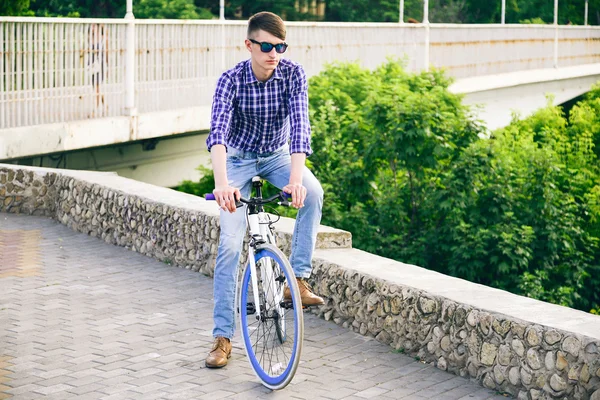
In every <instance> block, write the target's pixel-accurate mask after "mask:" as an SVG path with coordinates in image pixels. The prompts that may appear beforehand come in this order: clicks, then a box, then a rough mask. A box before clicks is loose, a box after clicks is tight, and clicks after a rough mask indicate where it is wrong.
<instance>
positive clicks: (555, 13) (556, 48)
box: [554, 0, 558, 68]
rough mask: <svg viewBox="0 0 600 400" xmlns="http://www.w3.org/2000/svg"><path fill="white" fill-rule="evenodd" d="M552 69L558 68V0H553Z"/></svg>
mask: <svg viewBox="0 0 600 400" xmlns="http://www.w3.org/2000/svg"><path fill="white" fill-rule="evenodd" d="M554 68H558V0H554Z"/></svg>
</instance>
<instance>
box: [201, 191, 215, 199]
mask: <svg viewBox="0 0 600 400" xmlns="http://www.w3.org/2000/svg"><path fill="white" fill-rule="evenodd" d="M204 198H205V199H206V200H214V199H215V195H214V194H212V193H206V194H205V195H204Z"/></svg>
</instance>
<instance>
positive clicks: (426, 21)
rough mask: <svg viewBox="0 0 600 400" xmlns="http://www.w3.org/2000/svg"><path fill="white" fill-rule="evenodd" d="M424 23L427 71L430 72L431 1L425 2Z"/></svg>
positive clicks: (426, 0)
mask: <svg viewBox="0 0 600 400" xmlns="http://www.w3.org/2000/svg"><path fill="white" fill-rule="evenodd" d="M423 23H424V24H425V71H429V40H430V37H429V35H430V32H429V0H424V1H423Z"/></svg>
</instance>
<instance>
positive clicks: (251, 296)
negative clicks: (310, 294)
mask: <svg viewBox="0 0 600 400" xmlns="http://www.w3.org/2000/svg"><path fill="white" fill-rule="evenodd" d="M262 185H263V184H262V179H261V178H260V177H258V176H255V177H254V178H252V188H253V190H254V193H255V196H254V197H250V198H249V199H245V198H241V199H240V200H239V202H237V207H238V208H239V207H242V206H244V205H246V218H247V222H248V232H249V246H248V263H247V264H246V266H245V267H244V268H243V270H242V271H241V274H240V271H238V274H239V275H238V279H237V288H236V301H235V304H236V308H237V313H238V315H239V321H240V331H241V335H242V338H243V342H244V348H245V350H246V355H247V356H248V360H249V361H250V365H251V366H252V369H253V370H254V372H255V374H256V376H257V377H258V379H260V380H261V381H262V383H263V385H264V386H266V387H268V388H270V389H273V390H277V389H283V388H284V387H285V386H287V385H288V384H289V383H290V382H291V380H292V378H293V377H294V374H295V373H296V369H297V368H298V364H299V362H300V353H301V352H302V342H303V338H304V318H303V311H302V309H303V307H302V302H301V300H300V290H299V288H298V283H297V282H296V276H295V274H294V271H293V269H292V266H291V265H290V262H289V261H288V259H287V257H286V256H285V255H284V254H283V252H282V251H281V250H280V249H279V248H278V247H277V245H276V243H275V232H274V227H273V225H274V224H275V223H276V222H277V221H278V220H279V218H277V219H276V220H274V221H272V220H271V219H270V217H269V215H268V214H267V213H266V212H265V210H264V206H265V205H267V204H269V203H277V204H279V205H284V206H289V205H290V204H289V202H288V200H289V198H290V195H289V194H287V193H285V192H280V193H278V194H276V195H274V196H271V197H269V198H267V199H263V197H262ZM205 198H206V199H207V200H214V199H215V198H214V195H213V194H212V193H209V194H207V195H206V196H205ZM240 275H241V278H240ZM286 285H287V287H288V288H289V290H290V293H291V300H289V299H288V300H286V299H284V289H285V287H286ZM257 305H258V306H257Z"/></svg>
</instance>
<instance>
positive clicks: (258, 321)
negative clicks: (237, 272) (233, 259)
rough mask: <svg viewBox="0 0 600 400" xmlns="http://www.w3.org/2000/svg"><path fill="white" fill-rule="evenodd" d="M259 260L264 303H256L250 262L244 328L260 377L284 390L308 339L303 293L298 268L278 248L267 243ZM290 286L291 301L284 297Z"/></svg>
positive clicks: (242, 298) (242, 291) (242, 306)
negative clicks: (297, 276)
mask: <svg viewBox="0 0 600 400" xmlns="http://www.w3.org/2000/svg"><path fill="white" fill-rule="evenodd" d="M255 261H256V274H257V278H258V279H257V281H258V292H259V293H258V298H259V299H260V300H259V301H260V304H258V305H256V304H254V303H255V296H254V290H253V285H252V278H251V275H252V271H251V269H252V268H251V267H250V265H247V266H246V268H245V270H244V272H243V274H242V282H241V289H240V295H239V301H240V304H239V310H240V330H241V334H242V338H243V340H244V347H245V349H246V355H247V356H248V360H249V361H250V364H251V365H252V368H253V369H254V372H255V373H256V375H257V376H258V378H259V379H260V380H261V381H262V383H263V385H265V386H266V387H268V388H270V389H282V388H284V387H285V386H286V385H287V384H288V383H290V381H291V380H292V378H293V377H294V374H295V373H296V369H297V368H298V363H299V362H300V353H301V351H302V340H303V338H304V321H303V314H302V303H301V301H300V293H299V289H298V284H297V282H296V276H295V275H294V271H293V270H292V267H291V266H290V263H289V261H288V260H287V258H286V257H285V256H284V255H283V253H282V252H281V251H280V250H279V249H278V248H277V247H275V246H272V245H269V244H266V245H263V246H261V247H259V248H257V249H256V255H255ZM286 286H287V287H289V289H290V293H291V300H290V299H284V289H285V287H286Z"/></svg>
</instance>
